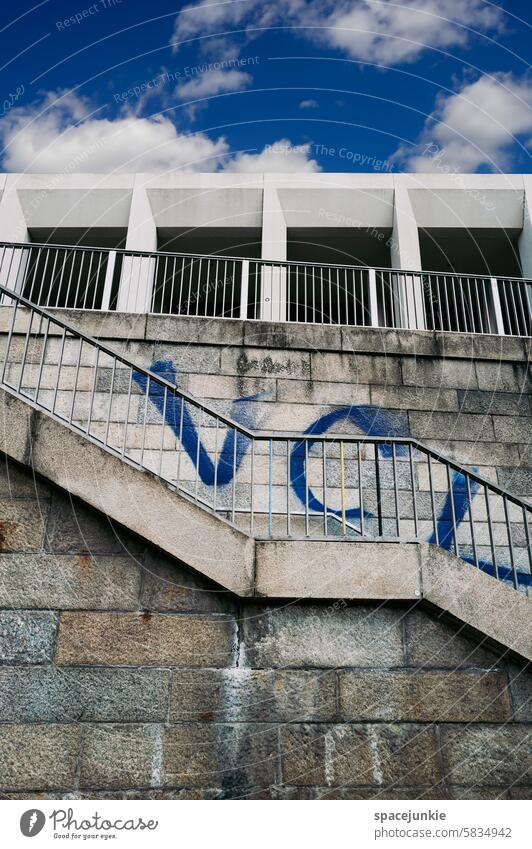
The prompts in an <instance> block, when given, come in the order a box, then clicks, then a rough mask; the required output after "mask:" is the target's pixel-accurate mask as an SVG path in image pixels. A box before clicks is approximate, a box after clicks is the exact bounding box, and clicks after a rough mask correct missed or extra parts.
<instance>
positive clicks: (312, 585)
mask: <svg viewBox="0 0 532 849" xmlns="http://www.w3.org/2000/svg"><path fill="white" fill-rule="evenodd" d="M255 569H256V571H255V594H256V595H257V596H270V597H275V598H323V599H325V598H336V599H337V598H346V599H347V598H348V599H380V600H411V599H414V600H416V599H419V598H420V595H421V560H420V546H418V545H400V544H396V543H376V542H333V541H332V540H323V541H322V540H320V541H317V540H316V541H311V540H283V541H275V540H271V541H270V540H265V541H257V543H256V555H255Z"/></svg>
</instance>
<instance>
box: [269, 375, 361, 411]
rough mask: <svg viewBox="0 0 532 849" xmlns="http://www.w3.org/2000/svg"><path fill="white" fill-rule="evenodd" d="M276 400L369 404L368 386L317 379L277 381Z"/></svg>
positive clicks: (337, 404)
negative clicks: (288, 381)
mask: <svg viewBox="0 0 532 849" xmlns="http://www.w3.org/2000/svg"><path fill="white" fill-rule="evenodd" d="M277 400H278V401H288V402H292V401H293V402H294V403H299V404H316V405H323V404H327V405H333V406H339V405H341V406H349V407H350V406H351V405H353V404H369V403H370V388H369V386H364V385H358V384H355V383H337V382H328V381H318V380H291V381H290V383H285V382H284V381H282V380H278V381H277Z"/></svg>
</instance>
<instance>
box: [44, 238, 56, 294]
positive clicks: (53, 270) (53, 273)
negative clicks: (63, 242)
mask: <svg viewBox="0 0 532 849" xmlns="http://www.w3.org/2000/svg"><path fill="white" fill-rule="evenodd" d="M58 256H59V249H58V248H55V249H54V264H53V268H52V279H51V281H50V288H49V289H48V296H47V298H46V304H45V306H49V304H50V295H51V294H52V292H53V289H54V277H55V266H56V265H57V257H58Z"/></svg>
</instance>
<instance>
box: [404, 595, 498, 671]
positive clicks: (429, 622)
mask: <svg viewBox="0 0 532 849" xmlns="http://www.w3.org/2000/svg"><path fill="white" fill-rule="evenodd" d="M405 633H406V650H407V658H408V664H409V665H411V666H417V667H422V668H426V669H430V668H431V667H436V668H446V669H455V668H458V667H459V668H467V667H470V668H481V669H492V668H495V667H498V666H499V665H500V661H501V658H500V656H499V655H498V654H496V653H495V652H494V651H492V650H491V649H489V648H488V646H487V640H475V639H473V638H471V637H469V636H468V635H467V631H466V629H465V626H463V625H454V624H453V625H451V624H449V623H448V622H446V621H445V620H443V619H441V618H438V616H437V614H433V613H429V612H427V611H425V610H424V609H423V608H419V607H418V608H416V609H415V610H412V611H411V612H410V613H408V615H407V616H406V618H405Z"/></svg>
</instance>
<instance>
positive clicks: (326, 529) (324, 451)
mask: <svg viewBox="0 0 532 849" xmlns="http://www.w3.org/2000/svg"><path fill="white" fill-rule="evenodd" d="M322 458H323V530H324V533H325V536H328V535H329V526H328V516H327V443H326V442H325V440H323V441H322Z"/></svg>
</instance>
